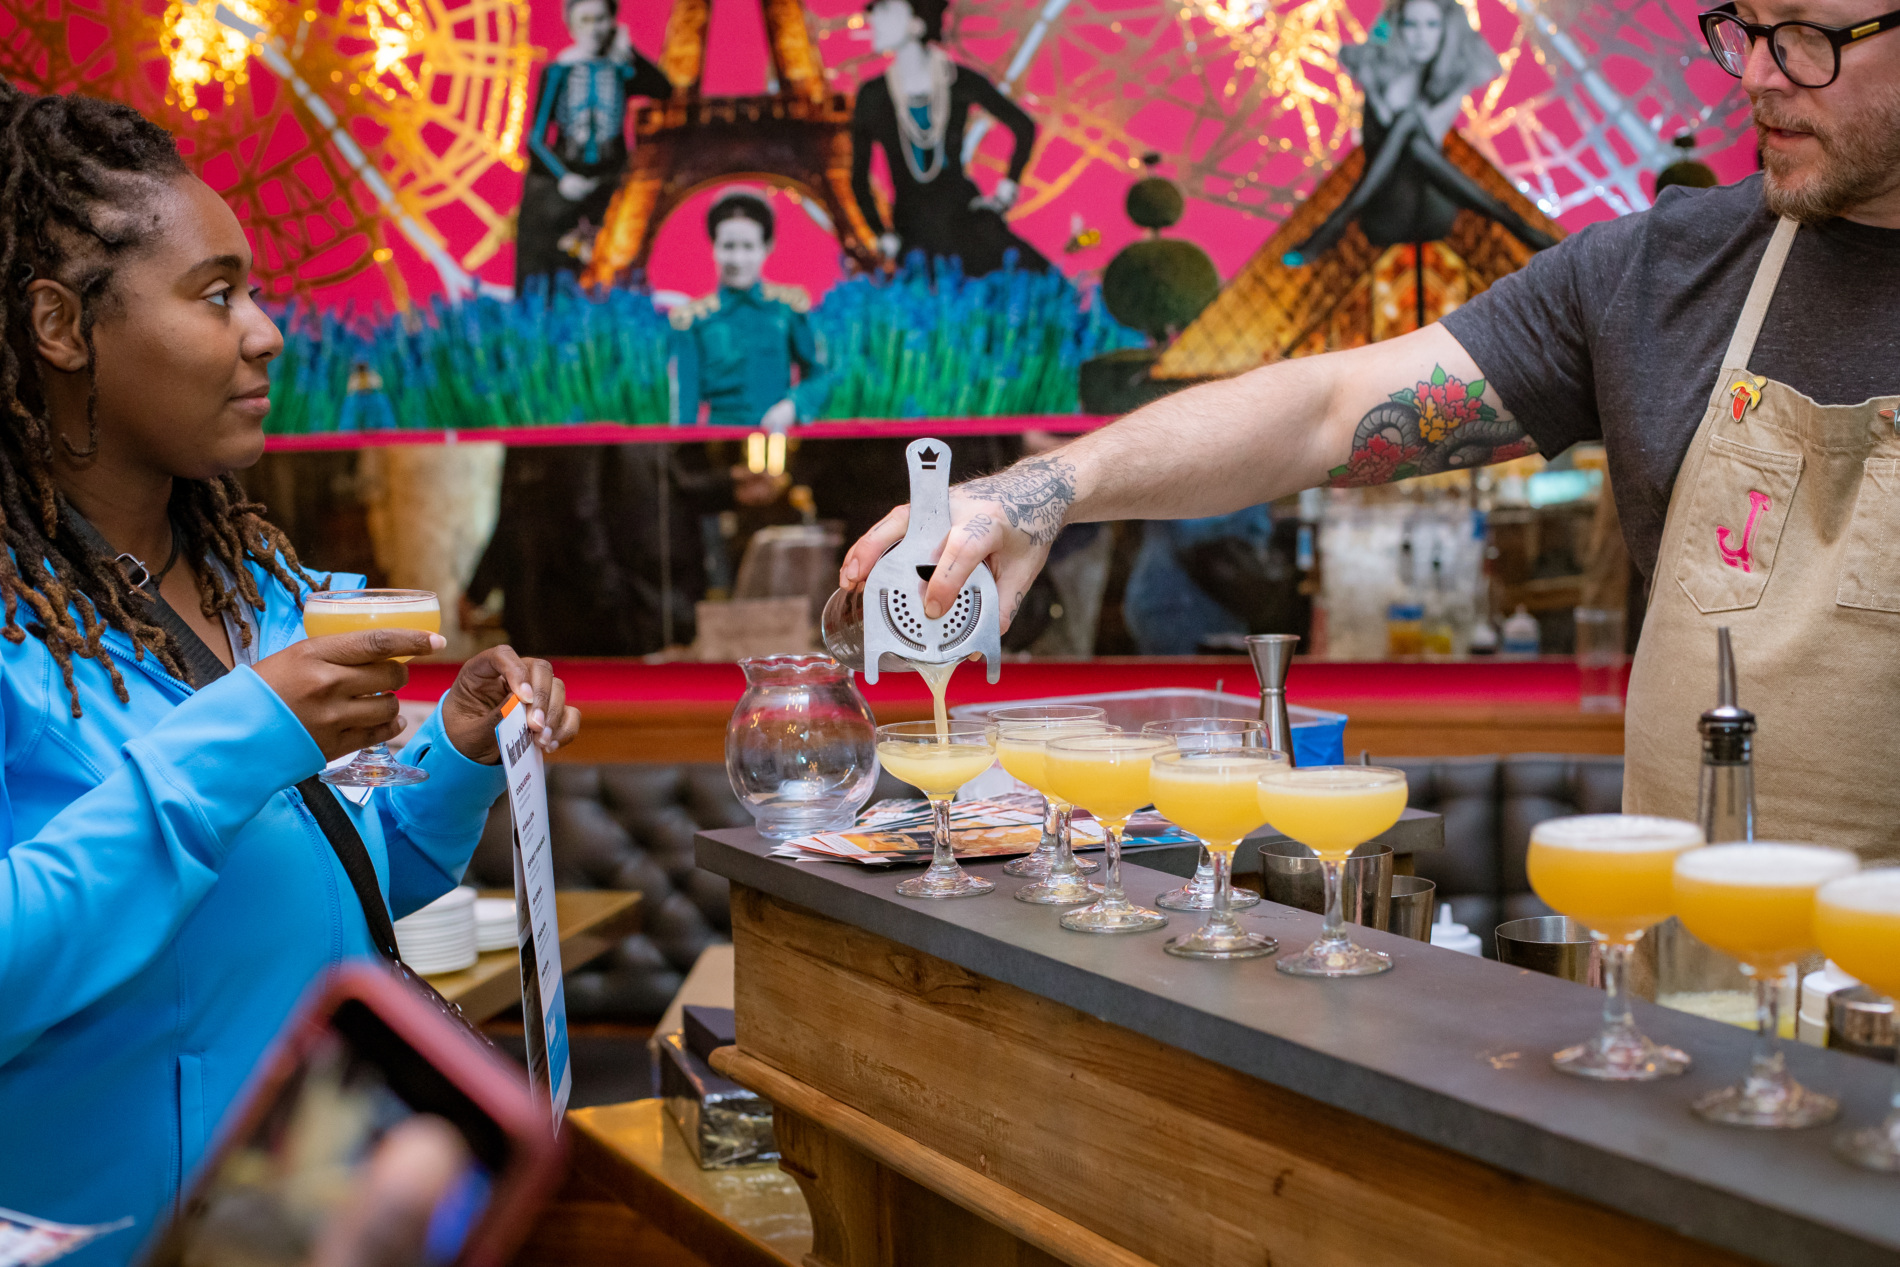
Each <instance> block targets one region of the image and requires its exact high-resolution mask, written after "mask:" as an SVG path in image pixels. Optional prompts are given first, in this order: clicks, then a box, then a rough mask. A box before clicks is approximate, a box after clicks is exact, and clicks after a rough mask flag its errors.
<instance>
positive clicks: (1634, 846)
mask: <svg viewBox="0 0 1900 1267" xmlns="http://www.w3.org/2000/svg"><path fill="white" fill-rule="evenodd" d="M1701 844H1702V829H1701V828H1700V827H1698V826H1696V825H1695V824H1694V823H1690V822H1685V821H1683V820H1682V819H1678V818H1653V817H1649V816H1647V815H1641V814H1580V815H1577V816H1575V817H1572V818H1551V819H1546V820H1545V821H1543V822H1541V823H1539V824H1537V826H1536V827H1534V828H1533V829H1532V830H1531V847H1530V854H1529V858H1528V861H1527V863H1526V865H1527V866H1528V868H1529V870H1530V879H1531V888H1533V889H1535V890H1536V891H1537V896H1538V897H1541V898H1543V899H1544V901H1545V902H1546V903H1548V904H1549V905H1550V907H1551V908H1552V909H1553V910H1555V911H1558V912H1559V913H1561V914H1564V915H1568V916H1569V917H1570V918H1571V919H1574V920H1576V921H1577V922H1578V923H1580V924H1585V925H1587V926H1588V927H1589V929H1590V935H1591V936H1592V937H1594V938H1596V940H1597V941H1598V942H1600V943H1601V944H1602V946H1603V1029H1602V1030H1601V1031H1600V1032H1599V1033H1598V1034H1597V1035H1596V1037H1594V1038H1592V1039H1590V1040H1589V1041H1588V1042H1583V1043H1578V1044H1577V1045H1576V1046H1574V1047H1566V1048H1564V1049H1563V1050H1562V1051H1560V1052H1558V1053H1556V1054H1555V1055H1554V1056H1552V1057H1551V1058H1550V1062H1551V1064H1553V1065H1555V1066H1556V1067H1557V1068H1558V1069H1560V1070H1562V1071H1563V1072H1564V1073H1569V1074H1575V1075H1577V1076H1578V1077H1579V1078H1599V1079H1602V1080H1604V1081H1607V1082H1647V1081H1649V1080H1650V1079H1652V1078H1662V1077H1667V1076H1668V1075H1670V1074H1676V1073H1681V1072H1682V1071H1683V1070H1684V1069H1687V1068H1688V1067H1689V1057H1688V1056H1687V1055H1685V1054H1684V1053H1683V1052H1682V1051H1680V1050H1678V1049H1677V1048H1674V1047H1664V1046H1661V1045H1659V1044H1657V1043H1653V1042H1651V1041H1650V1040H1649V1039H1647V1038H1645V1037H1643V1036H1642V1034H1640V1033H1638V1032H1637V1030H1636V1018H1635V1016H1634V1015H1633V1014H1632V1013H1631V1011H1630V996H1629V963H1630V954H1631V952H1632V951H1634V950H1635V948H1636V943H1637V941H1638V939H1640V938H1641V937H1642V935H1643V933H1644V931H1645V930H1647V929H1650V928H1653V927H1655V926H1656V925H1657V924H1660V923H1662V922H1663V921H1664V920H1666V919H1668V918H1669V916H1670V915H1671V913H1673V910H1674V904H1675V892H1674V885H1675V865H1676V858H1677V857H1678V856H1679V855H1680V854H1681V853H1682V852H1683V851H1684V850H1685V849H1694V848H1696V847H1698V846H1699V845H1701Z"/></svg>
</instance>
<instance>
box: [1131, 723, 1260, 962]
mask: <svg viewBox="0 0 1900 1267" xmlns="http://www.w3.org/2000/svg"><path fill="white" fill-rule="evenodd" d="M1276 763H1277V764H1279V765H1282V766H1284V765H1285V764H1286V757H1285V755H1284V754H1282V753H1278V752H1274V751H1272V750H1270V749H1267V748H1230V749H1228V750H1226V751H1214V752H1181V751H1178V750H1177V751H1174V752H1163V753H1158V754H1157V755H1156V756H1155V758H1154V765H1153V769H1152V770H1151V771H1150V772H1149V782H1148V788H1149V791H1150V792H1151V793H1153V795H1154V801H1155V809H1156V810H1158V811H1159V812H1160V813H1161V815H1162V816H1163V817H1165V818H1167V819H1168V820H1169V821H1170V822H1173V823H1176V824H1178V825H1179V826H1182V827H1185V828H1186V829H1187V830H1189V831H1191V832H1193V833H1194V834H1195V835H1196V836H1199V837H1200V838H1201V841H1202V843H1203V844H1204V845H1205V846H1206V847H1207V850H1208V852H1209V853H1210V854H1212V855H1213V859H1214V908H1213V909H1212V910H1211V911H1209V912H1208V915H1207V922H1206V923H1205V924H1203V925H1201V926H1200V927H1199V928H1197V929H1195V930H1194V931H1193V932H1191V933H1188V934H1186V935H1185V936H1182V937H1176V938H1173V939H1172V940H1170V941H1169V942H1168V943H1167V945H1166V946H1164V947H1162V949H1164V950H1166V951H1167V952H1168V953H1169V954H1171V955H1180V956H1181V957H1182V958H1184V959H1255V958H1258V957H1259V956H1261V955H1270V954H1272V953H1273V952H1274V951H1276V950H1278V949H1279V948H1280V943H1278V942H1276V941H1274V940H1273V938H1271V937H1263V936H1261V935H1260V934H1259V933H1250V932H1247V931H1245V930H1244V929H1242V928H1241V926H1240V923H1239V921H1237V920H1236V919H1234V914H1233V910H1232V908H1231V906H1230V904H1229V898H1230V895H1231V894H1232V893H1233V886H1234V849H1235V848H1236V847H1237V846H1238V845H1239V844H1240V841H1241V837H1243V836H1245V835H1246V834H1247V833H1248V832H1250V831H1252V830H1253V829H1254V828H1256V827H1258V826H1260V825H1261V824H1262V823H1264V822H1265V821H1266V818H1267V816H1266V814H1265V813H1264V812H1263V811H1262V810H1261V808H1260V790H1259V788H1260V776H1261V775H1262V774H1263V773H1264V772H1266V771H1267V770H1269V769H1271V768H1273V767H1274V765H1275V764H1276Z"/></svg>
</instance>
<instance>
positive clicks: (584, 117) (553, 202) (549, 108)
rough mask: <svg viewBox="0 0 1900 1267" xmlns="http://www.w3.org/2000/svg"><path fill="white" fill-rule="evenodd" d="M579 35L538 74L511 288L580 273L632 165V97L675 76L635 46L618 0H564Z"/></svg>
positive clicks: (651, 93) (666, 91)
mask: <svg viewBox="0 0 1900 1267" xmlns="http://www.w3.org/2000/svg"><path fill="white" fill-rule="evenodd" d="M563 12H564V14H565V15H566V18H567V31H568V34H569V35H570V36H572V37H573V40H574V42H573V43H572V44H570V45H568V46H567V47H566V48H564V49H562V50H561V52H560V53H559V54H558V55H557V56H556V57H555V59H554V61H553V63H552V64H550V65H549V66H548V68H547V69H546V70H545V71H543V72H542V74H541V92H540V95H539V97H538V98H537V99H536V101H535V107H534V126H533V129H532V130H531V131H530V132H529V134H528V151H529V155H530V162H529V167H528V177H527V181H526V184H525V185H524V187H523V189H522V193H521V213H520V221H519V227H518V229H517V232H516V238H515V287H516V289H517V290H518V289H520V288H521V286H522V284H523V283H525V282H526V281H527V280H528V279H529V278H530V277H540V276H551V275H553V274H555V273H559V272H578V271H580V269H581V268H583V267H584V266H585V264H586V260H585V259H584V258H583V256H584V253H585V252H586V250H587V249H588V247H589V246H590V245H591V244H592V242H593V236H594V235H593V232H592V230H593V228H594V226H597V225H599V224H600V222H601V219H602V217H603V216H605V214H606V212H607V204H608V202H610V201H611V200H612V199H613V195H614V190H616V189H618V188H619V187H620V173H621V171H622V170H623V169H624V168H625V167H626V165H627V139H626V121H627V103H628V99H629V98H631V97H666V96H670V95H672V92H673V85H672V82H671V81H669V80H668V79H667V77H666V75H665V74H664V73H662V72H661V70H660V68H659V67H657V66H655V65H654V64H653V63H652V62H650V61H648V60H647V59H646V58H644V57H642V56H641V55H640V53H639V52H638V50H636V49H635V48H634V47H633V41H632V40H631V38H630V37H629V36H628V34H627V28H626V27H624V26H622V25H620V22H619V20H618V19H619V0H565V4H564V6H563Z"/></svg>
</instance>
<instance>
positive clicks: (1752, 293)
mask: <svg viewBox="0 0 1900 1267" xmlns="http://www.w3.org/2000/svg"><path fill="white" fill-rule="evenodd" d="M1799 227H1800V226H1799V225H1798V224H1796V223H1795V222H1794V221H1793V220H1790V219H1788V218H1787V217H1785V216H1784V217H1782V220H1781V223H1779V224H1777V225H1776V226H1775V234H1774V236H1773V237H1771V238H1769V239H1768V249H1767V250H1766V251H1765V252H1763V253H1762V257H1761V265H1760V267H1758V268H1756V270H1755V281H1754V284H1753V285H1751V286H1750V287H1749V288H1748V298H1747V299H1746V300H1744V301H1743V303H1742V316H1741V319H1740V320H1739V321H1737V322H1736V323H1735V333H1734V334H1733V335H1731V336H1730V337H1729V341H1728V353H1727V355H1725V356H1724V357H1723V358H1722V368H1723V369H1732V370H1745V369H1747V368H1748V359H1749V358H1750V357H1752V356H1753V355H1755V337H1756V336H1757V335H1759V334H1760V333H1761V323H1762V320H1763V319H1764V318H1766V317H1767V316H1768V301H1769V300H1771V299H1773V298H1774V297H1775V283H1776V282H1778V281H1780V280H1781V266H1782V265H1783V264H1785V263H1787V262H1788V248H1790V247H1792V246H1793V245H1794V231H1795V230H1796V229H1797V228H1799ZM1716 390H1717V391H1718V392H1719V391H1720V390H1721V385H1720V384H1719V383H1718V384H1717V385H1716Z"/></svg>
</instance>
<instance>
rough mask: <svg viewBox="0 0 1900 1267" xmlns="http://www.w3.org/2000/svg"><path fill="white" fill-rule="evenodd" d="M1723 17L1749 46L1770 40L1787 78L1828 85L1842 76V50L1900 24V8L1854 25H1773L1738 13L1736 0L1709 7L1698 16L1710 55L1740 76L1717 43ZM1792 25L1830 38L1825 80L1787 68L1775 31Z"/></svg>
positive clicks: (1814, 23)
mask: <svg viewBox="0 0 1900 1267" xmlns="http://www.w3.org/2000/svg"><path fill="white" fill-rule="evenodd" d="M1721 19H1727V20H1728V21H1730V22H1733V23H1734V24H1735V25H1736V26H1739V27H1741V28H1742V30H1743V31H1744V32H1745V33H1746V34H1747V35H1748V39H1749V47H1750V48H1753V47H1754V41H1756V40H1764V39H1765V40H1767V41H1768V52H1769V53H1770V54H1771V55H1772V56H1773V57H1774V59H1775V65H1776V66H1779V67H1780V68H1781V73H1782V74H1784V75H1786V76H1787V77H1788V82H1790V83H1792V84H1795V85H1797V86H1798V87H1802V88H1825V87H1827V86H1828V84H1831V83H1833V82H1834V81H1835V80H1836V79H1839V78H1840V77H1841V50H1842V49H1843V48H1846V47H1847V46H1848V45H1849V44H1858V43H1859V42H1860V41H1862V40H1864V39H1867V38H1868V37H1870V36H1874V35H1878V34H1880V33H1881V32H1882V31H1891V30H1893V29H1894V28H1895V27H1897V26H1900V9H1895V10H1894V11H1893V12H1892V13H1883V14H1881V15H1880V16H1879V17H1877V18H1869V19H1867V20H1866V21H1865V22H1856V23H1855V24H1854V25H1852V26H1822V25H1821V24H1820V23H1819V22H1803V21H1794V22H1776V23H1775V24H1774V25H1772V26H1763V25H1761V24H1760V23H1757V22H1745V21H1743V20H1742V19H1741V18H1740V17H1739V16H1737V15H1736V12H1735V4H1734V0H1730V2H1729V3H1728V4H1724V5H1719V6H1717V7H1716V8H1713V9H1709V10H1707V11H1706V12H1704V13H1701V14H1699V15H1697V20H1698V21H1699V22H1700V24H1701V26H1702V41H1703V43H1705V44H1707V45H1708V46H1709V55H1710V56H1711V57H1713V58H1714V59H1715V64H1716V65H1717V66H1720V67H1721V68H1722V69H1723V70H1724V71H1727V72H1728V73H1729V74H1731V75H1733V76H1735V78H1737V79H1740V78H1741V77H1742V72H1741V71H1739V70H1729V68H1728V63H1727V62H1726V61H1724V60H1723V58H1722V52H1721V50H1720V49H1719V48H1717V47H1716V43H1715V26H1716V23H1717V22H1718V21H1719V20H1721ZM1789 26H1804V27H1807V28H1808V29H1809V30H1811V31H1818V32H1820V33H1821V34H1822V35H1823V36H1825V37H1826V38H1827V42H1828V44H1829V45H1831V46H1832V47H1833V49H1834V73H1833V74H1831V75H1829V76H1828V77H1827V79H1826V80H1825V81H1823V82H1821V83H1818V84H1804V83H1802V82H1801V81H1800V80H1799V79H1796V78H1795V77H1794V72H1793V71H1791V70H1789V69H1788V63H1787V62H1786V60H1784V59H1783V57H1782V54H1781V45H1780V44H1778V43H1777V42H1776V41H1775V32H1777V31H1779V30H1781V29H1782V28H1783V27H1789Z"/></svg>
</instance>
